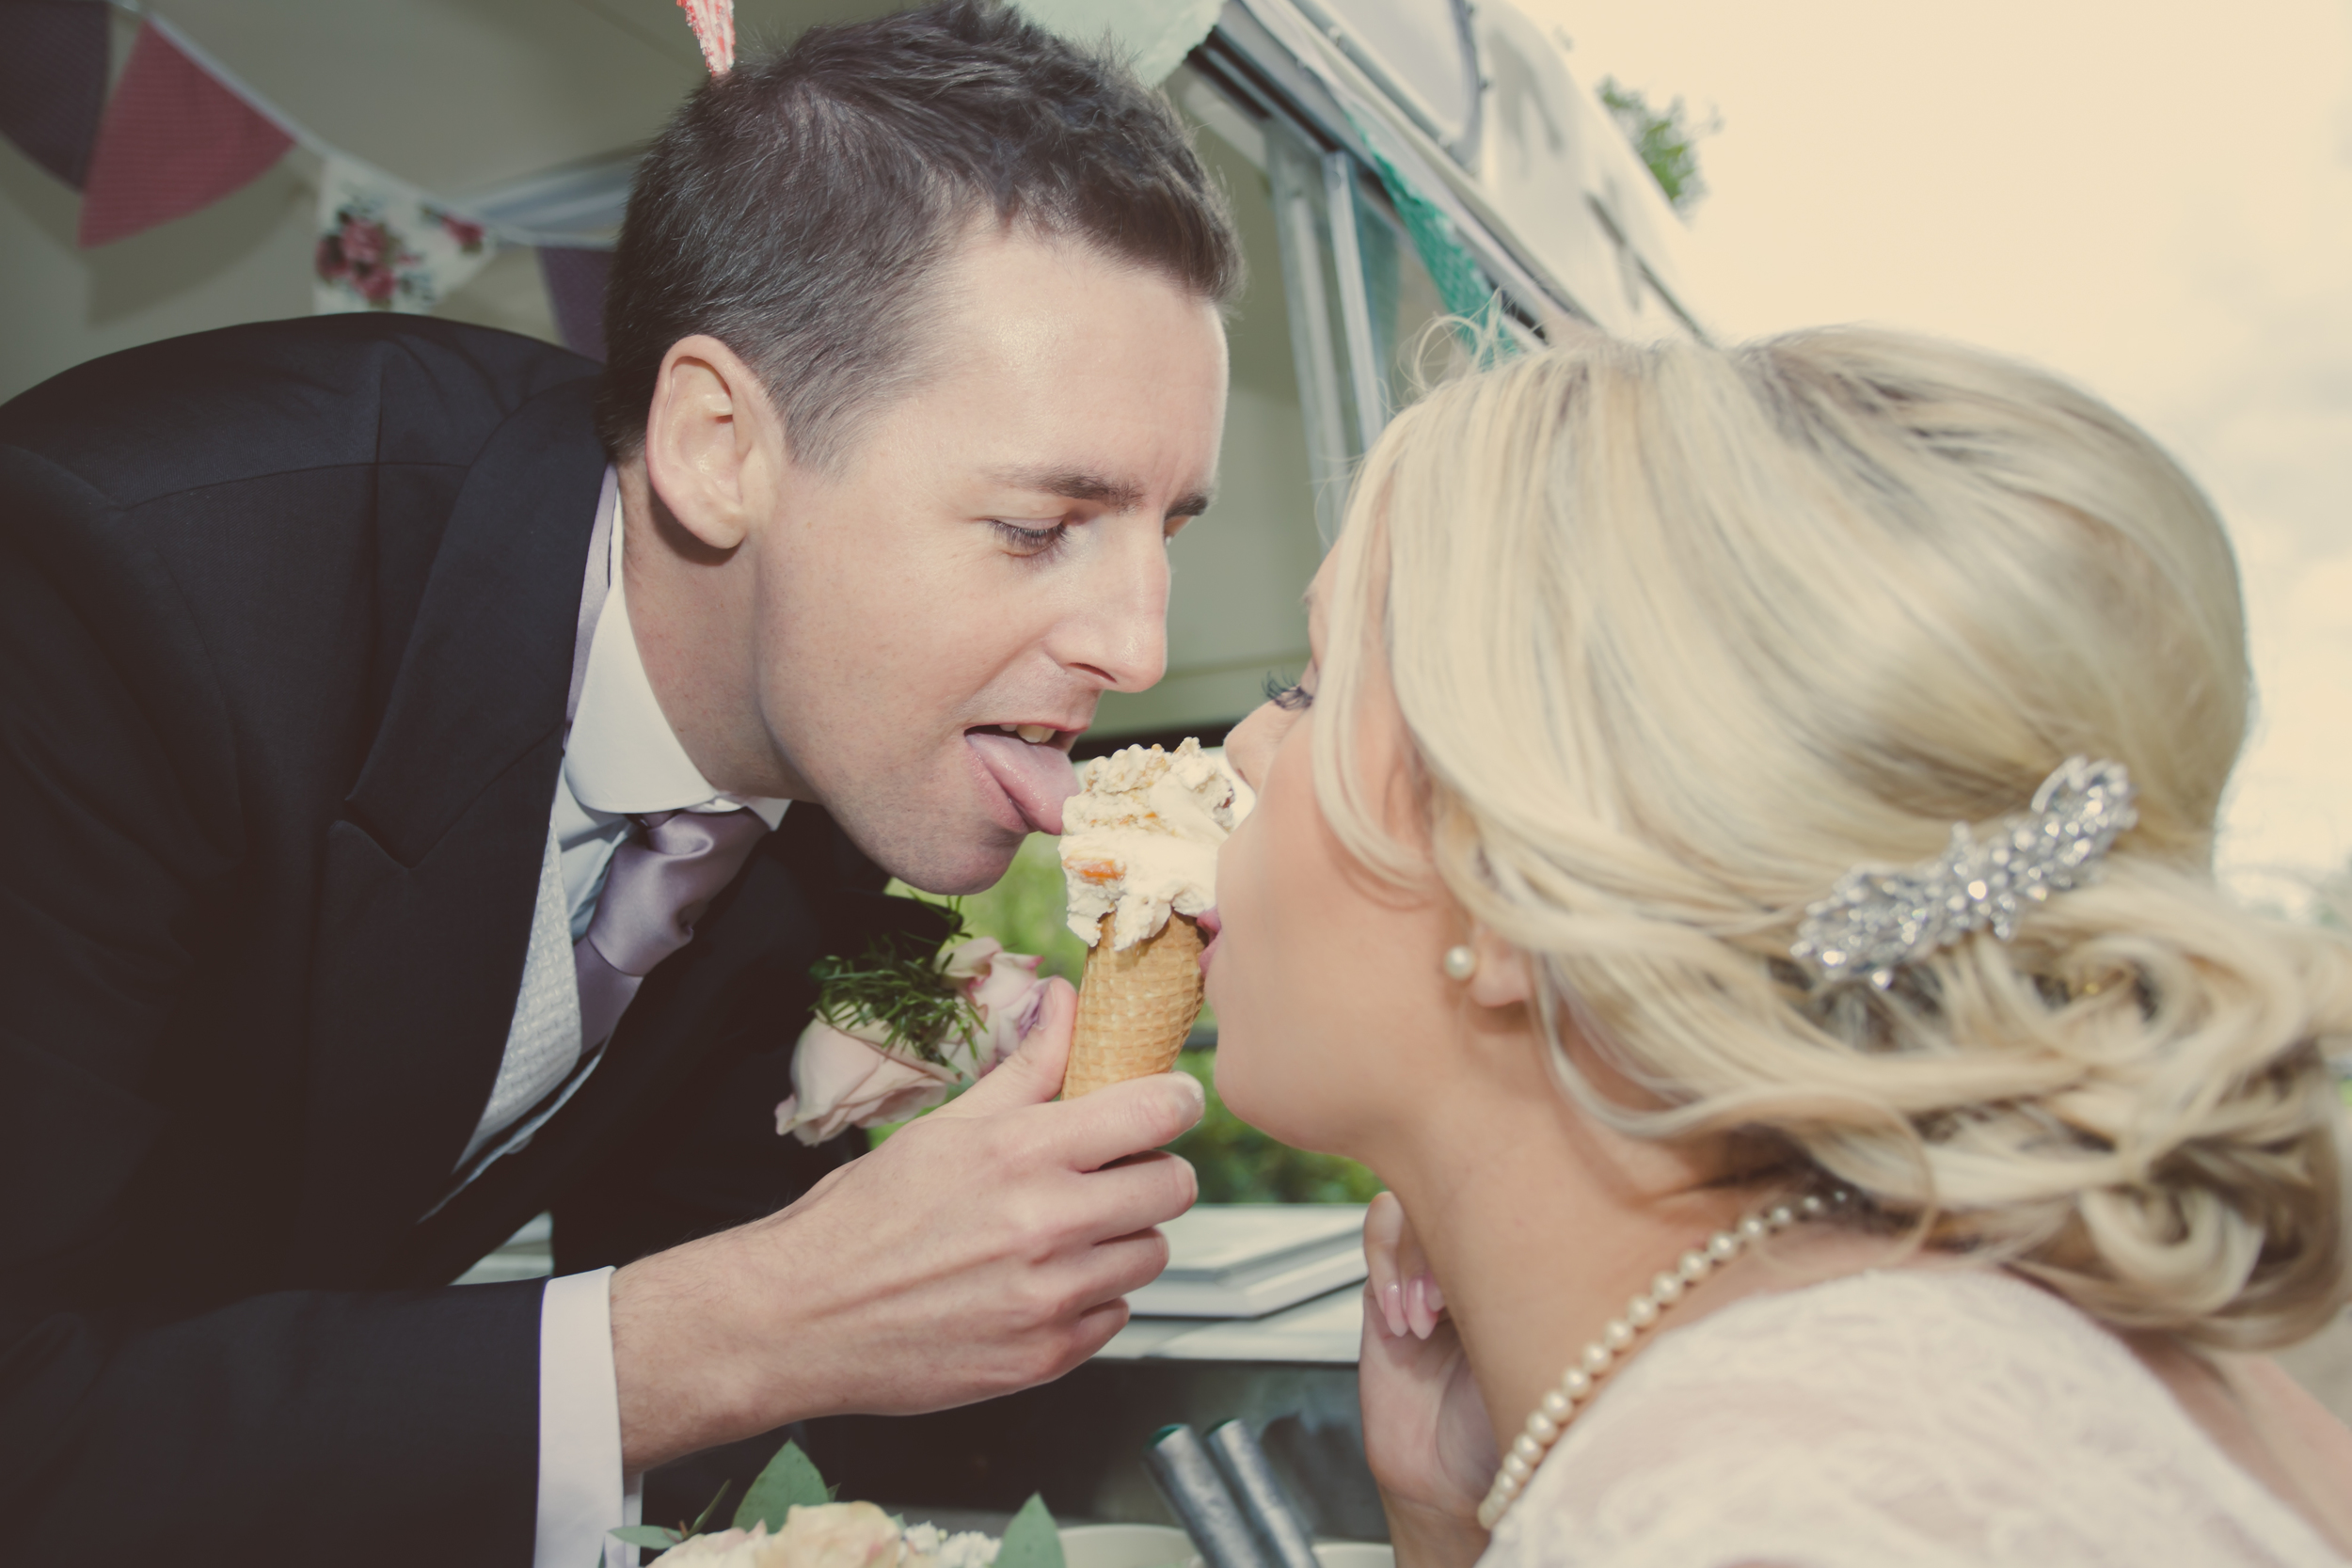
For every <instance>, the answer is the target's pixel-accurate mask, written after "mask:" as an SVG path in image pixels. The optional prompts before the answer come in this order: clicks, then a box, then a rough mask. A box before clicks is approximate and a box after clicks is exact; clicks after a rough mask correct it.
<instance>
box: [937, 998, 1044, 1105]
mask: <svg viewBox="0 0 2352 1568" xmlns="http://www.w3.org/2000/svg"><path fill="white" fill-rule="evenodd" d="M1077 1022H1078V993H1077V992H1076V991H1075V990H1073V989H1072V988H1071V985H1070V982H1069V981H1067V980H1064V979H1062V978H1060V977H1059V976H1056V977H1055V978H1053V979H1050V980H1048V981H1046V982H1045V1005H1044V1006H1043V1007H1041V1008H1040V1009H1039V1011H1038V1018H1037V1022H1036V1024H1035V1025H1034V1026H1033V1027H1032V1028H1031V1029H1030V1030H1029V1032H1028V1033H1027V1034H1025V1035H1024V1036H1022V1037H1021V1044H1020V1046H1019V1047H1018V1048H1017V1049H1016V1050H1015V1051H1014V1052H1013V1053H1012V1054H1011V1055H1009V1056H1008V1057H1006V1058H1005V1059H1004V1061H1003V1062H1001V1063H999V1064H998V1065H997V1068H996V1070H995V1071H993V1072H992V1073H990V1074H989V1075H988V1076H987V1077H985V1078H983V1079H981V1080H980V1081H979V1082H978V1083H977V1084H975V1085H972V1086H971V1087H970V1088H969V1089H966V1090H965V1091H964V1092H963V1093H962V1094H961V1095H958V1096H957V1097H956V1098H955V1100H953V1101H950V1102H949V1103H947V1104H946V1105H943V1106H941V1107H940V1108H939V1110H937V1111H936V1112H934V1113H932V1114H933V1115H935V1116H944V1117H945V1116H953V1117H984V1116H993V1115H995V1114H996V1113H998V1112H1000V1111H1010V1110H1017V1109H1019V1108H1020V1107H1021V1106H1024V1105H1042V1104H1044V1103H1045V1102H1046V1101H1049V1100H1051V1099H1053V1098H1054V1097H1055V1096H1056V1095H1057V1094H1059V1093H1061V1079H1062V1070H1063V1069H1064V1068H1066V1067H1067V1066H1068V1065H1069V1062H1070V1036H1071V1033H1072V1031H1073V1030H1074V1029H1075V1028H1076V1026H1077Z"/></svg>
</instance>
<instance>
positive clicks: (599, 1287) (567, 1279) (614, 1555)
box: [531, 1269, 643, 1568]
mask: <svg viewBox="0 0 2352 1568" xmlns="http://www.w3.org/2000/svg"><path fill="white" fill-rule="evenodd" d="M642 1507H643V1498H642V1495H641V1492H640V1488H639V1485H638V1481H637V1478H636V1477H634V1476H631V1477H627V1478H624V1477H623V1476H622V1474H621V1396H620V1391H619V1386H618V1385H617V1384H616V1382H615V1381H614V1378H613V1374H612V1270H611V1269H597V1270H596V1271H594V1272H593V1273H589V1274H574V1275H564V1277H562V1278H561V1279H550V1280H548V1284H547V1289H546V1290H545V1291H543V1292H542V1293H541V1294H540V1297H539V1526H538V1536H537V1541H536V1544H534V1546H533V1547H532V1556H531V1562H532V1568H584V1565H585V1564H587V1563H591V1562H595V1561H598V1560H603V1561H606V1562H608V1563H611V1564H612V1565H613V1568H619V1565H621V1564H623V1563H627V1564H628V1565H630V1568H634V1564H635V1562H636V1558H637V1554H636V1551H635V1549H634V1548H632V1547H627V1546H623V1545H622V1544H620V1543H619V1542H617V1541H615V1540H613V1539H612V1536H611V1535H610V1534H609V1533H607V1532H609V1531H611V1530H612V1529H613V1528H616V1527H618V1526H621V1525H633V1524H636V1523H637V1522H638V1514H639V1513H640V1511H641V1509H642Z"/></svg>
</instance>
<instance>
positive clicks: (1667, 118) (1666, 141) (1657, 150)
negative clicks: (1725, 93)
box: [1598, 76, 1724, 215]
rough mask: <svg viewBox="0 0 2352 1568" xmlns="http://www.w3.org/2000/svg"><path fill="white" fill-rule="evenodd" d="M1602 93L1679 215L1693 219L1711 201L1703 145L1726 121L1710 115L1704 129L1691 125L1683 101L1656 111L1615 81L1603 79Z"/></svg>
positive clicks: (1601, 98) (1618, 122)
mask: <svg viewBox="0 0 2352 1568" xmlns="http://www.w3.org/2000/svg"><path fill="white" fill-rule="evenodd" d="M1598 90H1599V92H1600V101H1601V103H1604V104H1606V105H1608V108H1609V113H1610V114H1611V116H1612V117H1613V118H1614V119H1615V120H1616V122H1617V128H1618V129H1619V130H1621V131H1623V132H1624V133H1625V139H1626V140H1628V141H1629V142H1631V143H1632V144H1633V150H1634V151H1635V152H1637V153H1639V154H1641V158H1642V162H1643V163H1644V164H1645V165H1646V166H1648V168H1649V172H1650V178H1652V179H1653V180H1656V181H1657V182H1658V188H1659V189H1660V190H1661V191H1664V192H1665V193H1666V199H1667V200H1668V201H1669V202H1672V203H1673V204H1674V210H1675V211H1676V212H1677V213H1681V214H1685V215H1688V214H1689V213H1690V211H1691V209H1692V208H1693V207H1695V206H1697V205H1698V204H1699V199H1700V198H1702V197H1704V196H1706V195H1707V182H1706V181H1705V180H1702V179H1701V178H1699V143H1700V141H1701V140H1703V139H1704V138H1706V137H1708V136H1711V135H1714V134H1715V133H1716V132H1718V131H1720V130H1722V129H1723V128H1724V122H1723V120H1722V119H1721V118H1719V117H1717V116H1714V115H1709V116H1708V119H1707V122H1706V123H1705V124H1699V123H1697V122H1695V121H1693V120H1692V119H1691V118H1690V111H1689V110H1687V109H1685V108H1684V107H1683V103H1682V100H1681V99H1680V98H1679V97H1677V98H1676V99H1675V100H1674V101H1673V102H1672V103H1668V104H1667V105H1666V106H1665V108H1663V109H1653V108H1651V107H1650V105H1649V100H1648V99H1646V98H1645V97H1644V96H1643V95H1642V94H1641V92H1640V91H1638V90H1637V89H1635V88H1632V87H1620V86H1618V85H1617V79H1616V78H1615V77H1613V76H1604V77H1602V78H1601V79H1600V87H1599V89H1598Z"/></svg>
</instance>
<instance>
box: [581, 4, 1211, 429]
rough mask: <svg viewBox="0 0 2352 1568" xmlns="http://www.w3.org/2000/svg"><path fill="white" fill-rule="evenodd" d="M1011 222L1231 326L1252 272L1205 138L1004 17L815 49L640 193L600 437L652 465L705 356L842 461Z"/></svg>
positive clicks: (1127, 76)
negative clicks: (656, 425)
mask: <svg viewBox="0 0 2352 1568" xmlns="http://www.w3.org/2000/svg"><path fill="white" fill-rule="evenodd" d="M990 218H993V220H994V221H995V222H997V223H999V224H1001V225H1004V226H1005V227H1007V228H1009V229H1010V228H1022V229H1026V230H1031V231H1033V232H1036V233H1039V234H1041V235H1046V236H1050V237H1053V238H1057V239H1069V240H1073V241H1076V242H1079V243H1081V244H1084V245H1089V246H1091V247H1092V248H1094V249H1096V250H1098V251H1100V252H1102V253H1103V254H1104V255H1107V256H1110V257H1112V258H1115V259H1117V260H1119V261H1125V262H1130V263H1133V264H1134V265H1136V266H1137V267H1140V268H1144V269H1146V270H1149V271H1152V272H1155V273H1158V274H1160V275H1162V276H1164V277H1168V279H1169V280H1171V281H1173V282H1174V283H1176V284H1178V285H1179V286H1180V287H1182V288H1184V289H1185V290H1187V291H1189V292H1191V293H1194V294H1196V295H1198V296H1199V297H1200V298H1202V299H1206V300H1211V301H1214V302H1216V304H1218V305H1219V306H1226V305H1230V304H1231V303H1232V300H1233V299H1234V297H1235V296H1236V295H1237V294H1238V293H1239V292H1240V288H1241V280H1242V258H1241V245H1240V241H1239V239H1238V238H1237V237H1236V236H1235V234H1234V232H1233V225H1232V215H1231V214H1230V213H1229V211H1228V210H1227V206H1226V201H1225V197H1224V193H1223V192H1222V191H1221V190H1220V189H1219V188H1218V187H1217V185H1216V183H1215V182H1213V181H1212V180H1211V179H1210V177H1209V175H1208V172H1207V170H1206V169H1204V168H1203V167H1202V166H1201V163H1200V158H1199V157H1198V156H1196V155H1195V153H1194V152H1193V150H1192V144H1191V140H1190V138H1189V136H1188V135H1186V132H1185V129H1184V122H1183V121H1182V120H1180V119H1178V118H1177V116H1176V114H1175V111H1174V110H1173V109H1171V108H1170V107H1169V106H1168V102H1167V101H1166V100H1165V99H1164V98H1162V97H1161V96H1160V95H1159V94H1158V93H1156V92H1154V91H1152V89H1151V88H1149V87H1145V86H1144V85H1143V84H1142V83H1140V82H1138V81H1137V80H1136V77H1135V76H1134V74H1133V73H1132V72H1130V71H1127V70H1126V69H1125V68H1124V67H1123V66H1121V65H1120V64H1119V63H1118V62H1117V61H1115V60H1113V59H1111V58H1109V57H1107V56H1106V55H1102V54H1100V53H1097V52H1093V51H1089V50H1086V49H1081V48H1078V47H1075V46H1073V45H1072V44H1070V43H1068V42H1065V41H1064V40H1060V39H1058V38H1057V37H1055V36H1054V35H1053V34H1051V33H1048V32H1046V31H1044V30H1043V29H1041V28H1040V27H1037V26H1035V25H1033V24H1029V23H1027V22H1025V21H1023V20H1022V19H1021V18H1020V17H1019V16H1018V15H1017V14H1016V13H1015V12H1013V11H1012V10H1011V9H1009V8H1007V7H1004V6H1002V5H997V4H993V3H989V0H946V3H943V4H937V5H930V6H926V7H923V8H920V9H917V10H911V11H905V12H902V13H900V14H898V15H897V16H891V17H885V18H883V19H882V20H880V21H876V22H866V23H856V24H845V25H839V26H827V27H812V28H810V29H809V30H808V31H807V32H806V33H804V34H803V35H802V36H801V38H800V39H799V40H797V41H796V42H794V43H793V44H792V45H791V46H790V47H789V48H787V49H785V50H784V51H782V52H781V53H779V54H776V55H771V56H769V57H767V58H765V59H754V60H745V61H742V62H740V63H739V64H738V65H737V66H736V68H735V69H734V70H733V71H729V72H728V73H727V74H726V75H724V76H723V77H720V78H718V79H716V80H714V81H712V82H709V83H707V84H706V85H705V86H704V87H701V88H700V89H699V90H698V91H697V92H696V93H695V94H694V96H693V98H692V99H691V100H690V101H689V102H688V103H687V104H686V106H685V107H684V108H683V109H681V110H680V111H679V112H678V114H677V115H676V116H675V118H674V119H672V120H671V122H670V124H669V126H668V128H667V129H665V130H664V131H663V132H662V134H661V136H660V139H659V140H658V141H656V142H655V143H654V146H653V149H652V150H651V151H650V152H649V153H647V154H646V157H645V161H644V164H643V165H641V166H639V168H638V171H637V178H636V182H635V183H634V185H633V186H632V187H631V189H630V192H629V202H628V218H627V220H626V221H625V222H624V223H623V224H622V227H621V238H620V245H619V248H618V250H617V252H616V253H615V255H614V257H613V264H612V282H611V285H610V289H609V292H608V293H607V295H606V298H605V342H606V345H607V349H608V357H607V360H606V365H605V376H604V386H603V392H602V397H601V399H600V402H599V406H598V410H597V423H598V428H599V431H600V433H601V434H602V436H603V437H604V441H605V445H606V447H607V448H608V449H609V450H610V451H612V454H613V455H614V456H615V457H617V458H627V457H631V456H634V455H635V454H636V453H637V452H638V451H639V450H641V449H642V447H643V446H644V433H645V416H646V411H647V408H648V406H649V404H651V403H652V400H653V390H654V380H655V377H656V375H657V374H658V373H659V372H660V366H661V358H662V356H663V355H665V354H667V353H668V352H669V349H670V345H671V344H673V343H675V342H676V341H678V340H679V339H681V338H685V337H689V336H691V335H693V334H695V333H707V334H709V335H710V336H712V337H715V338H717V339H718V340H719V341H722V342H723V343H725V344H726V345H727V346H728V347H729V348H731V349H733V350H734V351H735V352H736V353H737V354H738V355H739V356H741V357H742V358H743V360H744V361H745V362H746V363H747V364H749V365H750V366H751V367H752V368H753V370H754V371H755V372H756V373H757V374H758V375H759V377H760V380H761V382H762V383H763V384H764V385H765V387H766V388H767V390H768V395H769V397H770V399H771V401H772V402H773V404H775V407H776V409H777V411H778V412H779V413H780V414H781V415H782V417H783V420H784V426H785V433H786V436H787V440H788V441H789V442H790V445H791V449H792V452H793V455H794V456H795V457H796V458H798V459H799V460H801V461H803V462H805V463H810V464H813V465H817V466H820V467H821V466H827V465H830V464H832V463H833V462H834V461H836V460H837V459H838V458H839V457H840V455H841V454H842V452H843V451H844V450H845V449H846V448H847V446H848V444H849V441H850V437H851V436H852V434H853V432H854V429H855V427H856V424H857V422H858V420H859V419H860V418H861V417H862V416H864V415H866V414H868V413H870V412H872V411H873V410H874V409H875V408H876V407H877V406H878V405H880V404H883V403H886V402H888V401H889V400H890V399H891V398H892V397H893V396H895V395H898V394H899V393H902V392H904V391H905V390H907V389H908V388H910V387H911V386H913V385H914V383H915V382H917V381H919V380H920V379H921V377H922V374H923V372H924V371H925V369H926V368H927V366H926V363H925V361H924V358H923V356H921V355H920V354H919V353H918V352H916V349H915V344H914V338H915V335H916V332H917V329H918V324H919V323H920V322H921V320H922V319H923V316H924V313H925V310H926V308H927V306H928V305H929V304H930V295H931V292H932V291H930V289H929V288H928V287H926V285H927V284H928V283H929V282H930V280H931V278H932V276H933V275H934V274H935V273H936V272H937V271H938V269H939V268H940V266H941V265H942V263H943V262H944V261H946V260H947V258H948V257H949V255H950V254H951V252H952V249H953V246H954V245H955V242H956V241H957V239H958V238H959V237H960V236H961V235H963V234H964V233H966V232H968V231H969V230H970V229H971V226H972V225H973V224H974V223H976V222H978V221H981V220H985V219H990Z"/></svg>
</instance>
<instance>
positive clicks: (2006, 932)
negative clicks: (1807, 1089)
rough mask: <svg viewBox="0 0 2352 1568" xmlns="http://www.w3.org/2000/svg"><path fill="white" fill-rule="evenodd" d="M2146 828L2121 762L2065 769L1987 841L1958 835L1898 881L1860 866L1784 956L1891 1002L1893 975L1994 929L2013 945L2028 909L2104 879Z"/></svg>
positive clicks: (1811, 913) (1809, 915) (1962, 829)
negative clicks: (2102, 867)
mask: <svg viewBox="0 0 2352 1568" xmlns="http://www.w3.org/2000/svg"><path fill="white" fill-rule="evenodd" d="M2138 820H2139V814H2138V813H2137V812H2136V811H2134V810H2133V809H2132V781H2131V775H2130V774H2128V773H2126V772H2125V771H2124V770H2123V765H2122V763H2120V762H2094V761H2092V760H2090V758H2088V757H2069V758H2067V759H2066V761H2065V762H2064V763H2062V764H2060V765H2059V767H2058V771H2056V772H2055V773H2052V774H2051V775H2050V776H2049V777H2048V778H2046V779H2044V780H2042V787H2041V788H2040V789H2037V790H2035V791H2034V796H2033V809H2032V810H2031V811H2028V812H2024V813H2021V814H2019V815H2018V816H2010V817H2005V818H2003V819H2002V820H2001V822H2000V823H1998V824H1997V825H1996V826H1995V827H1994V828H1993V829H1992V830H1991V831H1990V832H1989V833H1988V834H1987V836H1985V837H1983V838H1979V837H1977V836H1976V834H1975V833H1974V832H1971V831H1970V830H1969V827H1968V824H1966V823H1965V822H1955V823H1953V824H1952V842H1951V845H1950V847H1948V848H1947V849H1946V850H1945V851H1944V853H1943V854H1941V855H1939V856H1937V857H1936V858H1935V859H1934V860H1931V861H1923V862H1921V863H1919V864H1917V865H1914V866H1910V867H1907V868H1906V869H1903V870H1900V871H1872V870H1868V869H1867V868H1864V867H1860V866H1857V867H1855V868H1854V869H1853V870H1851V871H1849V872H1847V873H1846V874H1845V875H1844V876H1843V877H1840V878H1839V879H1837V885H1836V887H1834V888H1832V889H1831V890H1830V895H1829V896H1828V897H1827V898H1824V899H1822V900H1821V901H1820V903H1818V904H1809V905H1807V906H1806V907H1805V911H1804V924H1803V925H1801V926H1799V927H1797V940H1796V942H1795V944H1794V945H1792V946H1791V947H1790V948H1789V949H1788V951H1789V954H1790V955H1791V956H1792V957H1793V958H1796V959H1797V961H1798V962H1800V963H1804V964H1808V965H1810V966H1811V967H1812V968H1813V969H1814V971H1815V972H1816V973H1817V974H1820V977H1821V978H1822V980H1824V981H1825V982H1827V983H1828V984H1831V985H1836V984H1839V983H1841V982H1844V981H1848V980H1851V979H1854V978H1855V977H1857V976H1862V975H1867V976H1868V978H1869V981H1870V983H1871V984H1872V985H1874V986H1876V987H1878V988H1879V990H1885V989H1886V988H1887V987H1888V986H1890V985H1892V984H1893V983H1894V979H1895V968H1896V966H1897V965H1899V964H1904V963H1909V962H1910V961H1912V960H1913V959H1915V958H1924V957H1926V956H1927V955H1928V954H1930V953H1932V952H1934V951H1936V950H1937V949H1938V948H1942V947H1948V946H1950V945H1951V944H1952V943H1953V942H1958V941H1960V940H1961V939H1962V938H1963V937H1964V936H1967V935H1968V934H1969V933H1970V932H1972V931H1981V930H1984V929H1985V928H1987V927H1991V929H1992V932H1993V934H1994V936H1995V937H1998V938H1999V939H2000V940H2001V941H2003V942H2007V941H2009V940H2010V937H2012V936H2014V935H2015V934H2016V932H2017V917H2018V916H2019V915H2021V914H2023V913H2024V912H2025V910H2026V906H2027V905H2028V904H2039V903H2041V902H2042V900H2043V899H2046V898H2047V897H2049V896H2050V895H2052V894H2053V893H2064V892H2066V891H2067V890H2068V889H2070V888H2075V887H2080V886H2081V885H2082V884H2083V883H2085V882H2087V881H2090V879H2092V878H2093V877H2095V876H2096V875H2097V874H2098V865H2099V861H2100V859H2101V858H2102V857H2103V856H2105V855H2106V852H2107V848H2108V847H2109V846H2110V845H2112V844H2114V842H2115V840H2116V836H2117V835H2118V834H2120V833H2122V832H2123V831H2124V830H2126V829H2127V828H2129V827H2131V826H2132V824H2133V823H2135V822H2137V821H2138Z"/></svg>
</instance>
